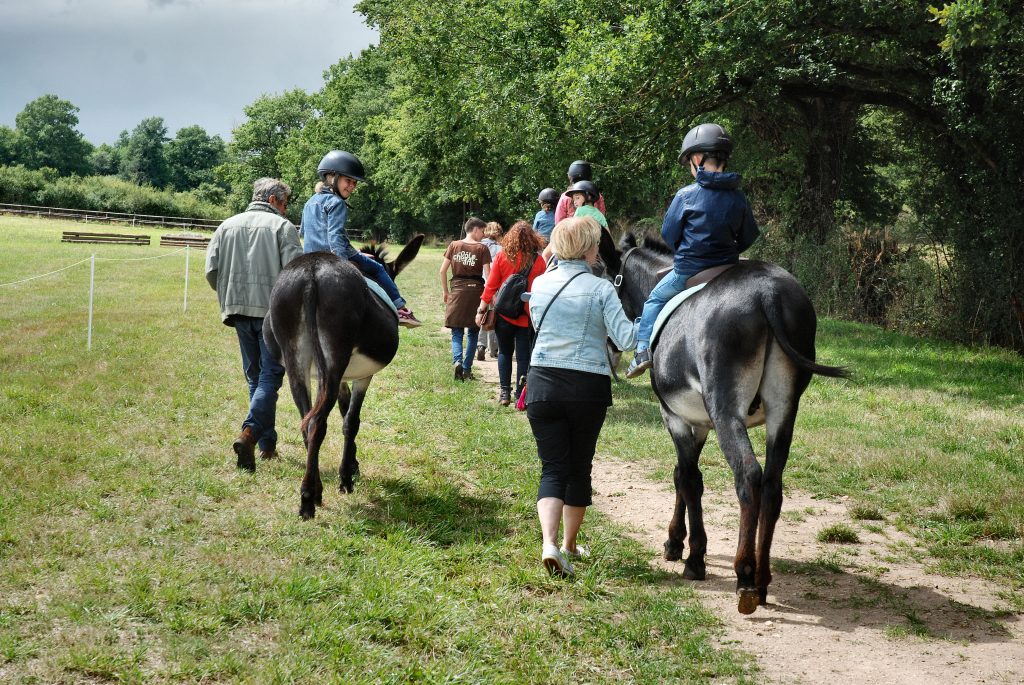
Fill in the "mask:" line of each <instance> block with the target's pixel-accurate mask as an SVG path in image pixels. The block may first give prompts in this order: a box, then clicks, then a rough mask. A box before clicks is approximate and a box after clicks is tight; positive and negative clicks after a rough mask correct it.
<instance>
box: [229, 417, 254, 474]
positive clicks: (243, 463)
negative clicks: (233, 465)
mask: <svg viewBox="0 0 1024 685" xmlns="http://www.w3.org/2000/svg"><path fill="white" fill-rule="evenodd" d="M232 447H233V448H234V450H235V454H236V455H238V468H240V469H245V470H246V471H255V470H256V454H255V452H256V436H255V435H253V434H252V429H251V428H249V427H248V426H246V427H245V428H243V429H242V432H241V433H239V434H238V439H237V440H235V443H234V444H233V445H232Z"/></svg>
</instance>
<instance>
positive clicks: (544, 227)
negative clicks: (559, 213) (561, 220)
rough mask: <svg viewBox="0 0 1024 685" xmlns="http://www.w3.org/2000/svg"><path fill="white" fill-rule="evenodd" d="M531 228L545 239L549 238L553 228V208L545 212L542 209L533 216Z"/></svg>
mask: <svg viewBox="0 0 1024 685" xmlns="http://www.w3.org/2000/svg"><path fill="white" fill-rule="evenodd" d="M533 230H535V231H537V233H538V234H539V235H540V236H542V237H543V238H544V239H545V240H548V239H550V238H551V231H553V230H555V210H551V211H550V212H545V211H544V210H543V209H542V210H540V211H539V212H537V213H536V214H535V215H534V216H533Z"/></svg>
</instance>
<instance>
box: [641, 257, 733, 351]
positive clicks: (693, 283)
mask: <svg viewBox="0 0 1024 685" xmlns="http://www.w3.org/2000/svg"><path fill="white" fill-rule="evenodd" d="M734 266H736V265H735V264H722V265H721V266H712V267H709V268H707V269H704V270H703V271H698V272H697V273H695V274H694V275H693V276H690V277H689V278H688V279H686V290H684V291H683V292H681V293H679V294H678V295H676V296H675V297H673V298H672V299H671V300H669V301H668V302H667V303H665V307H664V308H663V309H662V310H661V313H660V314H658V318H657V319H656V320H655V322H654V330H653V331H652V333H651V349H654V347H655V345H656V344H657V342H658V335H659V334H660V333H661V329H662V327H663V326H664V325H665V322H666V321H668V317H669V316H670V315H671V314H672V312H674V311H675V310H676V308H677V307H679V305H681V304H682V303H683V301H684V300H686V299H687V298H689V297H690V296H691V295H694V294H696V293H697V292H699V291H700V290H701V289H702V288H703V287H704V286H705V285H707V284H708V283H709V282H711V280H712V279H714V278H715V277H716V276H719V275H720V274H722V273H724V272H725V271H728V270H729V269H731V268H732V267H734ZM671 270H672V267H668V268H667V269H662V270H661V271H659V272H658V274H657V276H658V278H659V279H660V278H662V277H663V276H664V275H665V274H667V273H668V272H669V271H671Z"/></svg>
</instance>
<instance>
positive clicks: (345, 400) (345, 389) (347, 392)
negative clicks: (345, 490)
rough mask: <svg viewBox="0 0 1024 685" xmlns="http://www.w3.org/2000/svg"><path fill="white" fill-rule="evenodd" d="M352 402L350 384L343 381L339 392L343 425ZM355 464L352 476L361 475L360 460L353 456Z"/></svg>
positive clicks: (339, 406)
mask: <svg viewBox="0 0 1024 685" xmlns="http://www.w3.org/2000/svg"><path fill="white" fill-rule="evenodd" d="M351 402H352V390H351V389H350V388H349V385H348V383H346V382H344V381H342V383H341V388H339V391H338V413H340V414H341V421H342V425H344V422H345V418H346V417H347V416H348V409H349V405H350V404H351ZM352 459H353V461H355V463H354V464H353V465H352V475H353V476H358V475H359V460H358V459H356V458H355V455H353V456H352Z"/></svg>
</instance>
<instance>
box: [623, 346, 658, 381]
mask: <svg viewBox="0 0 1024 685" xmlns="http://www.w3.org/2000/svg"><path fill="white" fill-rule="evenodd" d="M652 364H653V361H652V360H651V351H650V350H641V351H640V352H637V353H636V356H634V357H633V361H631V362H630V363H629V368H628V369H626V378H636V377H637V376H642V375H643V374H644V372H646V371H647V369H649V368H651V366H652Z"/></svg>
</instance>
